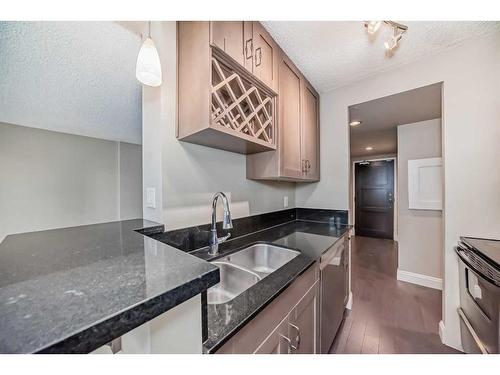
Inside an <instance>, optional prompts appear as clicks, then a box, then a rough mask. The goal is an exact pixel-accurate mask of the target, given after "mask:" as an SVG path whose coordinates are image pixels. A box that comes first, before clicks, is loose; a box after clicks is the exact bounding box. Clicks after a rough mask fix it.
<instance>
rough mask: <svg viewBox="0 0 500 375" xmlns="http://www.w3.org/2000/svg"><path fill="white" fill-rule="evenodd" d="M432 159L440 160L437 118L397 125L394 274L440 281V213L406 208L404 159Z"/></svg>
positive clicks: (406, 183) (441, 249)
mask: <svg viewBox="0 0 500 375" xmlns="http://www.w3.org/2000/svg"><path fill="white" fill-rule="evenodd" d="M433 157H441V119H434V120H429V121H422V122H417V123H413V124H407V125H400V126H398V176H399V179H398V186H399V188H398V192H399V194H398V195H399V197H398V199H399V209H398V220H399V240H398V247H399V252H398V272H399V271H406V272H411V273H416V274H419V275H424V276H430V277H435V278H439V279H441V278H442V276H443V244H444V242H443V241H444V240H443V218H442V212H441V211H433V210H410V209H409V208H408V207H409V205H408V160H413V159H425V158H433Z"/></svg>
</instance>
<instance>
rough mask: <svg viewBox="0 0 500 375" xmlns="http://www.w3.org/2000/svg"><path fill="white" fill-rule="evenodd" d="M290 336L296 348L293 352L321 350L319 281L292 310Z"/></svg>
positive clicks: (314, 352) (307, 352) (310, 352)
mask: <svg viewBox="0 0 500 375" xmlns="http://www.w3.org/2000/svg"><path fill="white" fill-rule="evenodd" d="M288 326H289V327H288V337H290V340H291V343H292V345H294V347H296V349H292V351H291V352H292V354H316V353H318V351H319V283H318V282H316V284H314V286H313V287H312V288H311V289H310V290H309V292H308V293H307V294H306V295H305V296H304V297H303V298H302V299H301V300H300V302H299V303H298V304H297V306H295V308H294V310H293V311H292V312H291V314H290V317H289V324H288Z"/></svg>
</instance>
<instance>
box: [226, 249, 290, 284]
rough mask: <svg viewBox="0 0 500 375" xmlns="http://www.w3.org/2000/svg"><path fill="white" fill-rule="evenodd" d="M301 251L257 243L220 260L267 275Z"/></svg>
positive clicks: (263, 275)
mask: <svg viewBox="0 0 500 375" xmlns="http://www.w3.org/2000/svg"><path fill="white" fill-rule="evenodd" d="M299 254H300V253H299V252H298V251H295V250H289V249H285V248H283V247H279V246H273V245H268V244H255V245H252V246H250V247H247V248H246V249H243V250H241V251H238V252H237V253H234V254H231V255H228V256H227V257H224V258H222V259H219V261H222V262H227V263H230V264H235V265H238V266H240V267H243V268H245V269H248V270H251V271H253V272H256V273H257V274H259V275H261V276H262V277H265V276H267V275H269V274H270V273H272V272H274V271H276V270H277V269H278V268H280V267H282V266H284V265H285V264H287V263H288V262H289V261H291V260H292V259H293V258H295V257H296V256H298V255H299Z"/></svg>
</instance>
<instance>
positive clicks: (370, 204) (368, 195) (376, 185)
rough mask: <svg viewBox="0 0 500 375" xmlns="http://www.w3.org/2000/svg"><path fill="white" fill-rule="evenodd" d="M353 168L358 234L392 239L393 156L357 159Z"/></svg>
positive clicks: (356, 228)
mask: <svg viewBox="0 0 500 375" xmlns="http://www.w3.org/2000/svg"><path fill="white" fill-rule="evenodd" d="M354 168H355V185H356V192H355V196H354V199H355V206H356V207H355V215H356V216H355V230H356V235H358V236H368V237H378V238H390V239H393V228H394V160H380V161H372V162H369V163H367V164H359V163H356V164H355V167H354Z"/></svg>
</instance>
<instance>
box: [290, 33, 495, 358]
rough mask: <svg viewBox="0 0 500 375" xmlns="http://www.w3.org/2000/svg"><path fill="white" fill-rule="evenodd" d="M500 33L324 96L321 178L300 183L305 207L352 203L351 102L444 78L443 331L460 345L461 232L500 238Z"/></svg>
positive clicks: (300, 200) (341, 206)
mask: <svg viewBox="0 0 500 375" xmlns="http://www.w3.org/2000/svg"><path fill="white" fill-rule="evenodd" d="M499 72H500V34H499V33H496V34H493V35H490V36H487V37H483V38H479V39H473V40H469V41H467V42H465V43H464V44H461V45H459V46H457V47H455V48H453V49H451V50H447V51H444V52H442V53H440V54H436V55H432V56H428V57H426V58H425V59H422V60H420V61H418V62H415V63H411V64H407V65H404V66H401V67H400V68H398V69H395V70H392V71H388V72H386V73H382V74H379V75H376V76H373V77H370V78H367V79H365V80H362V81H359V82H357V83H354V84H352V85H349V86H345V87H342V88H339V89H336V90H333V91H330V92H328V93H325V94H323V95H322V96H321V114H320V115H321V181H320V182H319V183H316V184H312V185H309V186H297V190H296V202H297V205H298V206H301V205H306V206H317V207H327V208H338V209H347V207H348V200H349V192H348V181H349V130H348V124H347V123H348V111H347V108H348V106H350V105H352V104H357V103H361V102H365V101H369V100H373V99H377V98H381V97H384V96H387V95H392V94H396V93H399V92H402V91H406V90H410V89H414V88H417V87H421V86H426V85H429V84H433V83H437V82H444V84H443V123H442V131H443V156H444V176H445V189H444V192H445V196H444V199H445V210H444V213H443V215H444V227H445V254H444V274H445V278H444V293H443V320H444V327H442V328H443V330H442V337H443V340H444V342H445V343H447V344H449V345H451V346H454V347H458V348H459V347H460V345H461V344H460V334H459V320H458V316H457V313H456V308H457V307H458V305H459V294H458V266H457V258H456V255H455V253H454V250H453V246H454V245H455V244H456V243H457V241H458V239H459V236H460V235H475V236H479V237H483V236H484V237H496V238H500V194H499V191H500V168H499V167H498V160H500V147H499V146H498V142H499V140H500V112H499V110H498V109H499V108H500V95H498V87H500V74H499Z"/></svg>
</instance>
